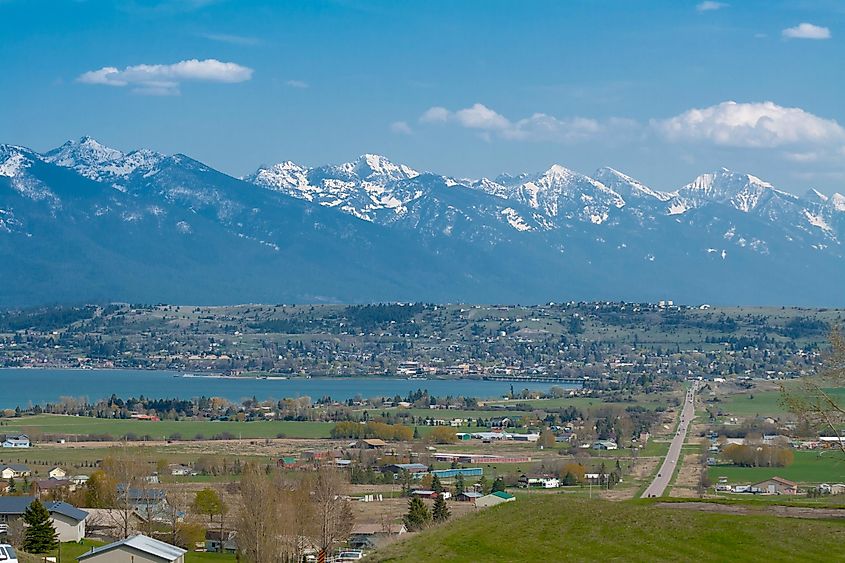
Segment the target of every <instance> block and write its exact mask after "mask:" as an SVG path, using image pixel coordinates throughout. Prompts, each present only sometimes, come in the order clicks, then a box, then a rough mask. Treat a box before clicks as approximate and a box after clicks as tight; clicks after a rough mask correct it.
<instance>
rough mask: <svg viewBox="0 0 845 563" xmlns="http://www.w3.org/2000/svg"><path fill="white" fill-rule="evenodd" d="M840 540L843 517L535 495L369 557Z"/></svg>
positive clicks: (659, 557)
mask: <svg viewBox="0 0 845 563" xmlns="http://www.w3.org/2000/svg"><path fill="white" fill-rule="evenodd" d="M505 523H506V524H505ZM808 538H812V539H811V540H808ZM843 542H845V526H843V525H842V523H841V522H830V521H819V520H800V519H794V518H779V517H776V516H762V515H754V516H739V515H727V514H713V513H704V512H697V511H692V510H689V511H688V510H679V509H672V508H666V507H659V506H655V505H653V504H651V503H642V502H630V501H629V502H617V503H611V502H607V501H597V500H593V501H589V500H584V499H580V498H576V497H573V496H568V495H536V496H533V497H530V498H529V497H527V496H526V497H521V498H519V500H517V501H516V502H513V503H508V504H503V505H499V506H497V507H494V508H489V509H486V510H483V511H481V512H479V513H477V514H474V515H470V516H466V517H464V518H461V519H460V520H456V521H453V522H450V523H449V524H448V525H444V526H437V527H435V528H433V529H431V530H429V531H426V532H424V533H422V534H419V535H417V536H415V537H412V538H409V539H407V540H405V541H401V542H398V543H396V544H394V545H392V546H389V547H387V548H384V549H383V550H382V551H378V552H376V553H375V554H373V555H372V556H370V557H368V559H371V560H373V561H397V562H398V561H413V562H421V563H425V562H428V561H432V562H433V561H437V562H440V561H446V562H455V563H458V562H467V563H470V562H476V561H485V562H498V561H649V562H653V561H759V560H760V558H761V556H762V554H765V559H766V560H767V561H795V560H804V561H830V560H831V557H832V554H834V553H840V554H841V553H842V549H843V548H842V545H843ZM834 559H835V557H834Z"/></svg>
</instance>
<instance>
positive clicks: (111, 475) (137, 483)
mask: <svg viewBox="0 0 845 563" xmlns="http://www.w3.org/2000/svg"><path fill="white" fill-rule="evenodd" d="M103 472H104V473H105V474H106V475H107V476H108V482H109V483H113V484H114V486H115V495H114V507H113V508H115V510H114V511H112V512H111V513H110V514H111V517H112V518H113V519H115V520H116V521H115V526H116V527H117V528H118V529H119V531H120V534H121V538H127V537H129V536H130V534H131V533H132V531H133V522H132V520H133V516H134V515H135V509H136V504H135V502H134V500H135V499H134V497H135V496H137V495H138V494H139V492H140V491H141V489H143V490H146V484H147V481H146V480H145V479H144V471H143V466H142V465H139V464H138V463H137V461H136V460H134V459H133V458H132V457H131V456H130V455H129V454H128V452H127V451H126V450H125V449H122V450H120V451H119V452H118V453H116V454H115V455H113V456H110V457H108V458H106V459H105V460H104V461H103Z"/></svg>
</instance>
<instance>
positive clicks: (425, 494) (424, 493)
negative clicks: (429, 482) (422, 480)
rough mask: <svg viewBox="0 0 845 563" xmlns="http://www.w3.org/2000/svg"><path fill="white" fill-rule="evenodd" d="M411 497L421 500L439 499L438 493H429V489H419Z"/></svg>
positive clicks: (412, 492)
mask: <svg viewBox="0 0 845 563" xmlns="http://www.w3.org/2000/svg"><path fill="white" fill-rule="evenodd" d="M411 495H412V496H415V497H420V498H437V493H435V492H434V491H429V490H428V489H417V490H415V491H411Z"/></svg>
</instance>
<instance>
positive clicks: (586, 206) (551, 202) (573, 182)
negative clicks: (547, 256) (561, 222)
mask: <svg viewBox="0 0 845 563" xmlns="http://www.w3.org/2000/svg"><path fill="white" fill-rule="evenodd" d="M511 197H512V198H513V199H516V200H517V201H519V202H520V203H523V204H524V205H527V206H529V207H532V208H534V209H537V210H539V211H541V212H542V213H543V214H545V215H547V216H549V217H563V218H567V219H575V218H577V219H580V220H585V221H589V222H591V223H595V224H600V223H604V222H605V221H606V220H607V219H608V217H609V216H610V213H611V212H612V210H614V209H620V208H622V207H624V206H625V200H624V199H623V198H622V196H620V195H619V194H618V193H616V192H615V191H613V190H612V189H610V188H608V187H607V186H605V185H604V184H602V183H601V182H598V181H596V180H594V179H592V178H590V177H589V176H585V175H583V174H579V173H578V172H575V171H573V170H570V169H568V168H566V167H564V166H561V165H559V164H554V165H552V166H551V167H550V168H549V169H548V170H546V171H545V172H543V173H541V174H537V175H535V176H533V177H529V179H528V181H526V182H524V183H522V184H520V185H518V186H516V187H515V189H514V191H513V195H512V196H511Z"/></svg>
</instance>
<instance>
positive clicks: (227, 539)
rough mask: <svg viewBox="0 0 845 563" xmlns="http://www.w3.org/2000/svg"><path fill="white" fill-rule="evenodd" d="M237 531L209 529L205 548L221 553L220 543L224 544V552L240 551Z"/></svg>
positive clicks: (206, 534)
mask: <svg viewBox="0 0 845 563" xmlns="http://www.w3.org/2000/svg"><path fill="white" fill-rule="evenodd" d="M237 535H238V534H237V532H235V531H234V530H223V531H222V533H221V531H220V530H208V531H207V532H206V533H205V550H206V551H213V552H217V553H220V544H221V542H222V544H223V553H235V552H237V551H238V542H237V539H236V536H237Z"/></svg>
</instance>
